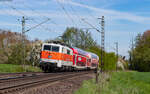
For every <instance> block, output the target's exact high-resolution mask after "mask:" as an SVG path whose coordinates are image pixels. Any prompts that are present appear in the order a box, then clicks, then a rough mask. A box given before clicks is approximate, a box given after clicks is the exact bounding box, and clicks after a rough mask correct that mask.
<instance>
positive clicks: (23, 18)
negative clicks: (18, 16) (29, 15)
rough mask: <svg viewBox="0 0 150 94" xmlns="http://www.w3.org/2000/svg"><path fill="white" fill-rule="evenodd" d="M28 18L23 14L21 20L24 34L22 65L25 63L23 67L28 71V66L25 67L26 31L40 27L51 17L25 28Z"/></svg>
mask: <svg viewBox="0 0 150 94" xmlns="http://www.w3.org/2000/svg"><path fill="white" fill-rule="evenodd" d="M26 20H27V19H25V17H24V16H23V17H22V20H21V22H22V36H21V37H22V65H23V68H24V69H25V71H26V67H25V52H26V47H25V46H26V45H25V33H26V32H28V31H30V30H32V29H35V28H36V27H38V26H40V25H42V24H44V23H46V22H47V21H49V20H50V19H47V20H45V21H43V22H41V23H39V24H37V25H35V26H33V27H31V28H29V29H28V30H25V22H26Z"/></svg>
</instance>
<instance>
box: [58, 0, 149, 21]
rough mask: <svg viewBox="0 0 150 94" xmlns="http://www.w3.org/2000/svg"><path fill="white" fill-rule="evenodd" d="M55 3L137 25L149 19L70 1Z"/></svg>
mask: <svg viewBox="0 0 150 94" xmlns="http://www.w3.org/2000/svg"><path fill="white" fill-rule="evenodd" d="M55 1H56V0H55ZM57 1H59V2H61V3H64V4H71V5H74V6H79V7H82V8H87V9H89V10H92V11H95V12H96V14H102V15H104V16H106V17H108V18H111V19H115V20H128V21H132V22H137V23H145V21H150V18H149V17H143V16H138V15H135V14H132V13H128V12H120V11H115V10H110V9H102V8H96V7H93V6H89V5H85V4H80V3H77V2H73V1H71V0H57ZM97 12H98V13H97Z"/></svg>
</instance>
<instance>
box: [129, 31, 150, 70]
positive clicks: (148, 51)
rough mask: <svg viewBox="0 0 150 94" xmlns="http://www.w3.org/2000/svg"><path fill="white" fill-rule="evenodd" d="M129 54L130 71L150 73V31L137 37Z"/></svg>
mask: <svg viewBox="0 0 150 94" xmlns="http://www.w3.org/2000/svg"><path fill="white" fill-rule="evenodd" d="M129 54H130V59H129V61H130V63H129V65H130V67H129V68H130V69H132V70H137V71H142V72H149V71H150V30H148V31H146V32H144V33H143V34H138V35H137V36H136V38H135V43H134V44H132V49H131V50H130V51H129Z"/></svg>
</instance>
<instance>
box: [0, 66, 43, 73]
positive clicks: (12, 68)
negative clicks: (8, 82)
mask: <svg viewBox="0 0 150 94" xmlns="http://www.w3.org/2000/svg"><path fill="white" fill-rule="evenodd" d="M17 72H42V70H41V69H40V68H38V67H32V66H25V68H23V66H22V65H13V64H0V73H17Z"/></svg>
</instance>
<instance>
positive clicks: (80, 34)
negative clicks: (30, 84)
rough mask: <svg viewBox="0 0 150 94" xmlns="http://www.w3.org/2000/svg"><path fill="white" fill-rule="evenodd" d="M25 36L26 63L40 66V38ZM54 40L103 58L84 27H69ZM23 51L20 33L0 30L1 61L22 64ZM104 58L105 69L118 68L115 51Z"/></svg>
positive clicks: (106, 54) (98, 47)
mask: <svg viewBox="0 0 150 94" xmlns="http://www.w3.org/2000/svg"><path fill="white" fill-rule="evenodd" d="M10 36H12V37H10ZM24 38H25V43H26V47H25V48H26V49H25V59H26V64H34V65H36V66H38V63H39V58H40V56H39V55H40V49H41V45H39V44H40V40H35V41H31V40H29V39H28V37H27V36H24ZM54 40H57V41H61V42H64V43H66V44H68V45H70V46H74V47H78V48H81V49H83V50H86V51H89V52H93V53H95V54H97V55H98V56H99V59H101V55H100V53H101V48H100V46H99V44H98V43H97V42H96V41H95V40H94V39H93V37H92V35H91V33H90V32H88V31H83V30H82V29H78V28H74V27H68V28H66V30H65V31H64V33H63V34H62V36H59V37H57V38H56V39H54ZM48 41H51V40H46V41H44V42H48ZM37 44H38V45H37ZM22 51H23V48H22V42H21V34H20V33H16V32H11V31H7V30H1V31H0V56H2V57H0V61H1V62H0V63H8V64H22V63H21V62H22ZM103 60H104V61H103V62H104V63H105V64H104V69H105V70H114V69H116V62H117V57H116V55H115V53H108V52H105V59H103ZM99 63H101V62H99ZM99 65H100V64H99Z"/></svg>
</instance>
